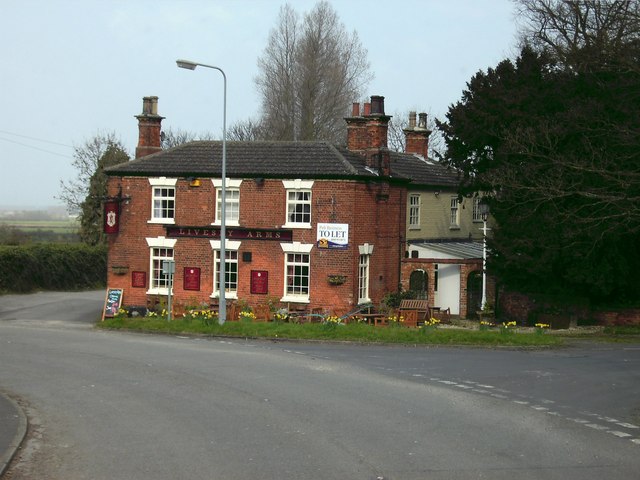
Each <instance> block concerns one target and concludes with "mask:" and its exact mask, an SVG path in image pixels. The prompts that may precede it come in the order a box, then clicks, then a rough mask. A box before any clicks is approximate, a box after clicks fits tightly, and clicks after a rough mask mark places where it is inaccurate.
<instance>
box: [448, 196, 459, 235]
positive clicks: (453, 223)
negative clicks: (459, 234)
mask: <svg viewBox="0 0 640 480" xmlns="http://www.w3.org/2000/svg"><path fill="white" fill-rule="evenodd" d="M449 221H450V227H449V228H460V200H459V199H458V197H451V213H450V216H449Z"/></svg>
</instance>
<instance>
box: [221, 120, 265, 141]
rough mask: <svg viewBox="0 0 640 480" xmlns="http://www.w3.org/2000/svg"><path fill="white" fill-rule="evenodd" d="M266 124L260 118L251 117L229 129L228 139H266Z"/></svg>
mask: <svg viewBox="0 0 640 480" xmlns="http://www.w3.org/2000/svg"><path fill="white" fill-rule="evenodd" d="M264 138H265V132H264V125H263V123H262V122H261V121H259V120H254V119H252V118H249V119H248V120H240V121H237V122H236V123H234V124H233V125H231V126H230V127H229V129H228V130H227V139H228V140H232V141H238V142H255V141H256V140H264Z"/></svg>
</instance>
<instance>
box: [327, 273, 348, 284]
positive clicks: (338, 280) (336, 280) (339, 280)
mask: <svg viewBox="0 0 640 480" xmlns="http://www.w3.org/2000/svg"><path fill="white" fill-rule="evenodd" d="M327 279H328V280H329V284H330V285H342V284H343V283H344V282H345V281H346V280H347V277H346V276H345V275H328V276H327Z"/></svg>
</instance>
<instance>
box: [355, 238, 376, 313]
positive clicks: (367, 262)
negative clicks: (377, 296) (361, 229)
mask: <svg viewBox="0 0 640 480" xmlns="http://www.w3.org/2000/svg"><path fill="white" fill-rule="evenodd" d="M358 251H359V253H360V260H359V261H358V303H370V302H371V298H370V297H369V278H370V274H371V268H370V266H371V255H372V254H373V245H369V244H368V243H365V244H364V245H359V246H358Z"/></svg>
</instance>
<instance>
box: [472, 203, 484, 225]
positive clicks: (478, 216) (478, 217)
mask: <svg viewBox="0 0 640 480" xmlns="http://www.w3.org/2000/svg"><path fill="white" fill-rule="evenodd" d="M481 200H482V199H481V198H480V197H473V221H474V222H481V221H482V213H481V212H480V201H481Z"/></svg>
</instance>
